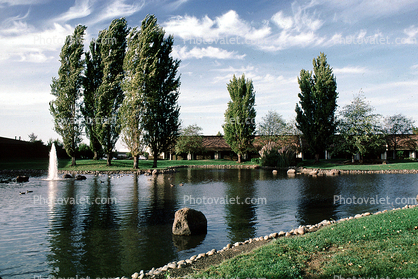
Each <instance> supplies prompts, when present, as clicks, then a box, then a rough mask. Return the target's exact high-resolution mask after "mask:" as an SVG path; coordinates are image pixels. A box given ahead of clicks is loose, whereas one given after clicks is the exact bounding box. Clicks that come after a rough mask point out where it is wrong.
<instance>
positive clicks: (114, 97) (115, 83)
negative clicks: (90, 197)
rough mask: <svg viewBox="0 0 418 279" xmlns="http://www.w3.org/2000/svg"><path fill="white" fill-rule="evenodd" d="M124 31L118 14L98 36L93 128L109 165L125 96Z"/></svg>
mask: <svg viewBox="0 0 418 279" xmlns="http://www.w3.org/2000/svg"><path fill="white" fill-rule="evenodd" d="M127 34H128V27H127V22H126V19H125V18H121V19H114V20H113V21H112V22H111V23H110V26H109V28H108V29H107V30H103V31H101V32H100V34H99V38H98V41H99V42H100V56H101V59H102V63H101V65H102V67H103V78H102V83H101V84H100V86H99V88H98V94H97V99H96V102H97V113H96V117H95V121H96V127H95V131H96V135H97V138H98V140H99V141H100V143H101V145H102V146H103V151H104V153H105V154H107V165H108V166H110V165H111V161H112V153H113V149H114V147H115V144H116V142H117V140H118V139H119V134H120V131H121V125H120V121H118V116H119V108H120V106H121V104H122V102H123V98H124V94H123V91H122V85H121V83H122V80H123V77H124V72H123V60H124V58H125V49H126V36H127Z"/></svg>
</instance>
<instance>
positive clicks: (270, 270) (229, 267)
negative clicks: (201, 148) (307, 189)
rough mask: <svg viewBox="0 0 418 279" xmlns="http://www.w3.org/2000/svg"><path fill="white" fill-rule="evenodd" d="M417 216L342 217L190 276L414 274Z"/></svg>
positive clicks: (405, 213) (409, 212)
mask: <svg viewBox="0 0 418 279" xmlns="http://www.w3.org/2000/svg"><path fill="white" fill-rule="evenodd" d="M417 219H418V209H417V208H413V209H406V210H396V211H389V212H387V213H384V214H378V215H371V216H368V217H363V218H360V219H354V220H349V221H344V222H341V223H338V224H333V225H330V226H328V227H325V228H322V229H320V230H319V231H317V232H313V233H308V234H305V235H303V236H297V237H290V238H289V237H286V238H284V237H282V238H279V239H276V240H274V241H272V242H271V243H270V244H267V245H265V246H263V247H261V248H259V249H257V250H254V251H252V252H250V253H248V254H244V255H240V256H237V257H235V258H233V259H230V260H228V261H225V262H223V263H222V264H221V265H219V266H216V267H211V268H209V269H208V270H206V271H204V272H201V273H198V274H194V275H193V276H191V277H193V278H203V277H206V278H208V277H212V278H238V277H239V278H272V279H273V278H336V277H334V276H341V277H344V278H347V277H350V278H352V277H353V276H355V277H357V278H359V277H362V278H364V277H367V278H369V277H371V278H376V276H378V278H416V276H417V270H418V229H417V225H418V224H417V222H416V220H417ZM341 277H338V278H341Z"/></svg>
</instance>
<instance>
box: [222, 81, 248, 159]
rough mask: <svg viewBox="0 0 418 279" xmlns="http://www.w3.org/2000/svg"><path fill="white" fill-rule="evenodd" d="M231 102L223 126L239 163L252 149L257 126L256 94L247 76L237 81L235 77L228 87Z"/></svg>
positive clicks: (226, 137)
mask: <svg viewBox="0 0 418 279" xmlns="http://www.w3.org/2000/svg"><path fill="white" fill-rule="evenodd" d="M227 89H228V92H229V95H230V97H231V101H229V102H228V108H227V109H226V111H225V124H224V125H223V129H224V133H225V136H224V138H225V140H226V142H227V143H228V144H229V145H230V146H231V148H232V151H234V152H235V153H237V155H238V163H241V162H242V155H243V154H244V153H245V152H247V151H250V150H251V149H252V142H253V140H254V133H255V129H256V125H255V116H256V111H255V108H254V106H255V92H254V87H253V82H252V80H246V79H245V75H242V77H241V78H239V79H237V78H236V77H235V75H234V76H233V78H232V80H231V81H230V82H229V84H228V85H227Z"/></svg>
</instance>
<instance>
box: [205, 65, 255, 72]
mask: <svg viewBox="0 0 418 279" xmlns="http://www.w3.org/2000/svg"><path fill="white" fill-rule="evenodd" d="M253 70H254V67H253V66H246V67H241V68H234V67H232V66H229V67H228V68H223V69H211V71H215V72H227V73H246V72H250V71H253Z"/></svg>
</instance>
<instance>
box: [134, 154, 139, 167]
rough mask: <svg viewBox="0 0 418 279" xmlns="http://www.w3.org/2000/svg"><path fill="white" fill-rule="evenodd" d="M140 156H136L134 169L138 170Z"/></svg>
mask: <svg viewBox="0 0 418 279" xmlns="http://www.w3.org/2000/svg"><path fill="white" fill-rule="evenodd" d="M138 160H139V155H136V156H134V169H137V168H138Z"/></svg>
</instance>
